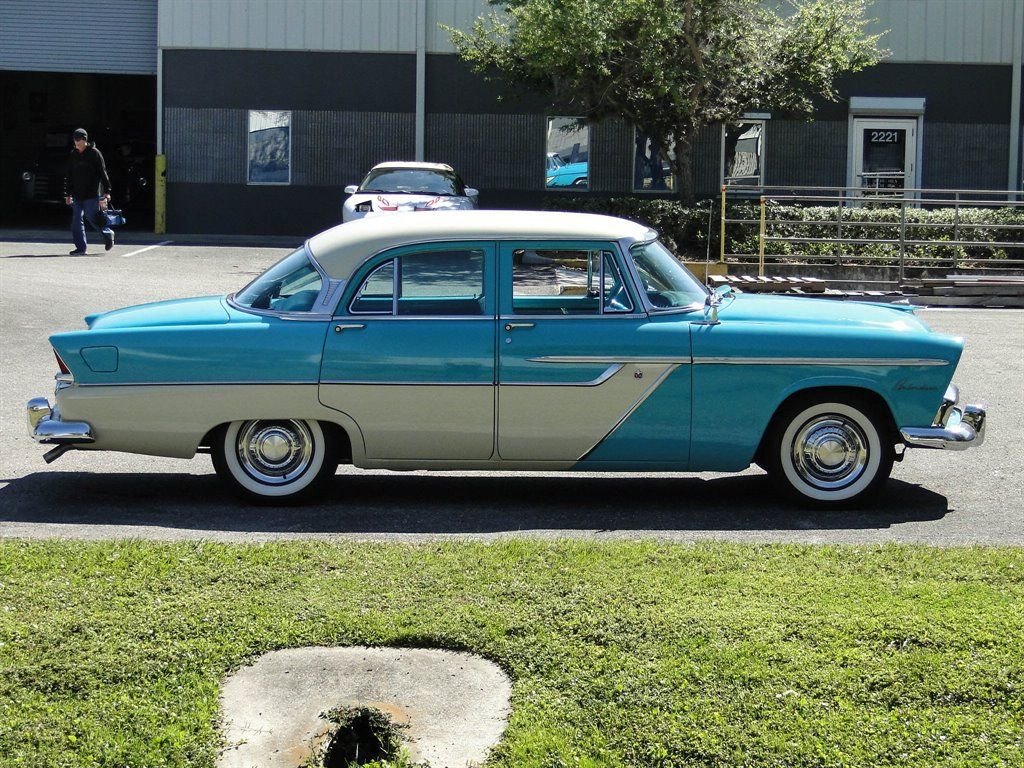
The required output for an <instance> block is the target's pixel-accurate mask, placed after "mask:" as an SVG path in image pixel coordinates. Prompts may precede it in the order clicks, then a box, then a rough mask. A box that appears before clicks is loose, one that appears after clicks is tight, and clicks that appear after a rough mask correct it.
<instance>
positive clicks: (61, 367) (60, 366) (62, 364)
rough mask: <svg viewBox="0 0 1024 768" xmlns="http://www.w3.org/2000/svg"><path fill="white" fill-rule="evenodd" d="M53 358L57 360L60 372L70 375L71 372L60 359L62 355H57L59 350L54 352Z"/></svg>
mask: <svg viewBox="0 0 1024 768" xmlns="http://www.w3.org/2000/svg"><path fill="white" fill-rule="evenodd" d="M53 356H54V357H56V358H57V367H58V368H60V372H61V373H63V374H65V375H70V374H71V370H70V369H69V368H68V367H67V365H65V364H64V361H63V360H61V359H60V355H58V354H57V350H56V349H55V350H53Z"/></svg>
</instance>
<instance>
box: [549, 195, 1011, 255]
mask: <svg viewBox="0 0 1024 768" xmlns="http://www.w3.org/2000/svg"><path fill="white" fill-rule="evenodd" d="M545 204H546V206H545V207H547V208H548V209H551V210H564V211H578V212H585V213H603V214H608V215H611V216H620V217H622V218H625V219H630V220H632V221H637V222H640V223H641V224H646V225H647V226H650V227H653V228H654V229H656V230H657V231H658V232H659V234H660V235H661V237H662V239H663V241H664V242H665V243H666V244H667V245H669V246H670V247H672V248H673V249H674V250H675V251H676V253H677V254H678V255H679V256H681V257H683V258H687V259H698V260H699V259H703V258H704V257H705V254H706V253H707V252H708V245H709V239H710V246H711V247H710V250H711V256H712V258H714V257H715V256H716V255H717V254H718V252H719V248H720V228H721V224H720V215H721V214H720V211H721V209H720V208H719V203H718V201H714V200H712V201H704V202H701V203H699V204H698V205H696V206H695V207H692V208H686V207H684V206H682V205H681V204H680V203H679V202H677V201H675V200H664V199H650V198H642V197H593V196H586V197H583V196H561V195H560V196H558V197H557V198H554V197H552V198H548V199H547V200H546V201H545ZM760 215H761V214H760V206H759V204H758V203H757V202H754V201H750V202H745V201H744V202H729V203H727V206H726V218H727V219H728V221H729V223H728V224H727V226H726V233H725V238H726V242H725V250H726V253H727V254H731V255H737V256H744V255H746V256H750V255H754V254H757V252H758V232H759V220H760ZM766 218H767V220H768V221H769V222H770V223H769V225H768V228H767V235H768V237H769V238H783V239H781V240H779V239H771V240H769V241H768V242H767V243H766V246H765V255H766V258H767V259H768V260H769V261H776V262H780V261H782V262H785V261H800V262H805V263H830V264H834V263H840V262H841V263H848V264H879V265H888V264H895V263H897V262H898V260H899V245H898V242H899V239H900V226H901V225H900V207H899V206H898V205H894V204H893V203H889V202H885V201H878V202H866V203H864V204H863V205H861V206H859V207H857V208H843V209H842V218H841V219H839V218H838V210H837V208H836V207H835V206H812V205H781V204H779V203H777V202H774V201H772V200H768V201H767V204H766ZM903 226H904V242H905V252H906V257H907V260H908V261H911V262H913V263H915V264H917V265H919V266H939V265H949V264H950V262H955V263H956V264H958V265H961V266H962V265H965V264H969V263H972V262H978V261H998V260H1005V259H1024V209H1022V208H1016V209H1015V208H1010V207H1006V208H976V207H970V208H963V207H961V208H960V209H959V210H957V209H955V208H933V209H926V208H907V209H906V218H905V222H904V224H903ZM837 238H842V239H844V240H846V241H847V242H843V243H837V242H835V240H836V239H837ZM849 241H865V242H849ZM954 241H958V242H961V243H962V242H968V243H971V244H969V245H963V244H960V245H954V244H952V243H953V242H954ZM989 243H991V245H990V244H989ZM1005 243H1013V244H1018V243H1019V244H1021V245H1020V246H1018V247H1009V248H1007V247H1001V244H1005Z"/></svg>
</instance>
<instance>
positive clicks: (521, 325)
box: [505, 323, 533, 331]
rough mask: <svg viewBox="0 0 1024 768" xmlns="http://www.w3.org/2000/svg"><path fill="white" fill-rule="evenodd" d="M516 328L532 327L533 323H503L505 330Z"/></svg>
mask: <svg viewBox="0 0 1024 768" xmlns="http://www.w3.org/2000/svg"><path fill="white" fill-rule="evenodd" d="M516 328H533V323H505V330H506V331H514V330H515V329H516Z"/></svg>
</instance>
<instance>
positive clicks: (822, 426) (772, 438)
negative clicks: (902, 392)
mask: <svg viewBox="0 0 1024 768" xmlns="http://www.w3.org/2000/svg"><path fill="white" fill-rule="evenodd" d="M764 459H765V460H764V466H765V469H766V470H767V471H768V475H769V477H771V479H772V481H773V483H774V484H775V485H776V487H777V488H779V489H780V490H781V491H782V492H783V493H784V494H786V495H787V496H789V497H790V498H792V499H794V500H796V501H798V502H799V503H801V504H804V505H806V506H813V507H843V506H850V505H852V504H855V503H858V502H863V501H866V500H867V499H869V498H871V497H872V496H874V495H875V494H877V493H878V491H879V490H880V489H881V487H882V486H883V485H884V484H885V481H886V480H887V479H888V477H889V473H890V472H891V471H892V463H893V446H892V444H891V443H890V441H889V439H888V430H887V429H886V426H885V421H884V419H882V417H881V416H880V415H879V414H878V412H877V409H875V408H873V407H871V405H870V404H868V403H866V402H864V401H862V400H861V399H859V398H852V397H851V398H849V399H845V398H844V399H841V400H840V399H838V398H837V399H836V400H831V399H829V398H828V397H827V396H826V397H819V398H816V399H814V400H809V401H807V400H805V401H803V402H799V403H795V404H793V405H791V406H789V407H787V408H786V409H785V410H783V411H781V412H780V413H779V414H778V416H777V417H776V419H775V420H774V421H773V423H772V426H771V428H770V431H769V435H768V441H767V452H766V454H765V456H764Z"/></svg>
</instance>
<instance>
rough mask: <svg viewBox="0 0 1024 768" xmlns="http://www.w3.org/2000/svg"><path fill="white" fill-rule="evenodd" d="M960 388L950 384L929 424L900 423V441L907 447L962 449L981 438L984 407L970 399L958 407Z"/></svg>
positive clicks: (982, 440)
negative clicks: (972, 402)
mask: <svg viewBox="0 0 1024 768" xmlns="http://www.w3.org/2000/svg"><path fill="white" fill-rule="evenodd" d="M959 400H960V390H958V389H957V388H956V387H955V386H954V385H952V384H950V385H949V389H947V390H946V396H945V397H944V398H943V401H942V407H941V408H939V412H938V413H937V414H936V416H935V421H934V423H933V424H932V425H931V426H930V427H900V435H901V436H902V437H903V442H904V443H906V444H907V446H908V447H910V448H937V449H939V450H953V451H963V450H966V449H967V448H972V447H974V446H978V445H981V444H982V443H984V442H985V421H986V416H987V413H986V408H985V405H984V404H981V403H974V404H971V405H965V406H963V407H960V406H958V405H957V402H958V401H959Z"/></svg>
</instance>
